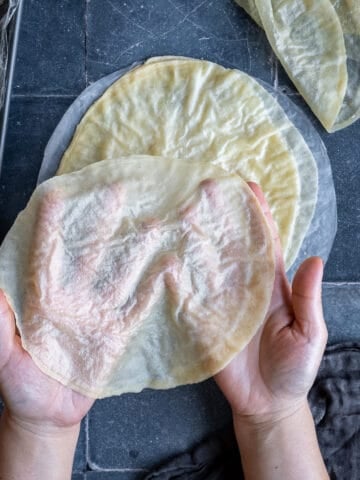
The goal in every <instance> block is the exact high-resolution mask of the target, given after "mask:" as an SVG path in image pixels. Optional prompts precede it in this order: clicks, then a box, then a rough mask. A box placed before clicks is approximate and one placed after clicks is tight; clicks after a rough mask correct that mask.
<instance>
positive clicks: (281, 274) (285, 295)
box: [248, 182, 291, 313]
mask: <svg viewBox="0 0 360 480" xmlns="http://www.w3.org/2000/svg"><path fill="white" fill-rule="evenodd" d="M248 185H249V187H250V189H251V190H252V191H253V193H254V194H255V195H256V197H257V199H258V201H259V203H260V206H261V209H262V211H263V213H264V215H265V218H266V220H267V222H268V225H269V227H270V230H271V232H272V236H273V240H274V246H275V281H274V289H273V295H272V299H271V307H270V308H271V309H272V310H276V309H278V308H279V307H281V305H283V304H287V305H290V304H291V289H290V285H289V282H288V280H287V277H286V273H285V264H284V257H283V253H282V248H281V242H280V237H279V232H278V228H277V226H276V224H275V222H274V219H273V217H272V215H271V211H270V207H269V204H268V203H267V201H266V198H265V195H264V194H263V192H262V190H261V188H260V187H259V185H257V184H256V183H254V182H248ZM269 313H271V312H269Z"/></svg>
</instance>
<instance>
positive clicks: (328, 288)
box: [323, 283, 360, 368]
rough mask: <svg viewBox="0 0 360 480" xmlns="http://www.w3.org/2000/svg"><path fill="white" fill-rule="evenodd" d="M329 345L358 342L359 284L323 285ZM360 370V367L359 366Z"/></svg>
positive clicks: (359, 314)
mask: <svg viewBox="0 0 360 480" xmlns="http://www.w3.org/2000/svg"><path fill="white" fill-rule="evenodd" d="M323 305H324V316H325V320H326V323H327V325H328V329H329V340H328V342H329V344H334V343H339V342H346V341H347V342H349V341H359V340H360V335H359V331H360V284H359V283H355V284H351V283H350V284H331V283H325V284H324V285H323ZM359 368H360V365H359Z"/></svg>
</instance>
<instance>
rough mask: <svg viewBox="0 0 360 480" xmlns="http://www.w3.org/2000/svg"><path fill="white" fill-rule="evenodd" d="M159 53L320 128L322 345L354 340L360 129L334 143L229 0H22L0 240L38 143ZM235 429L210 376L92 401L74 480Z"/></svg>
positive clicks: (127, 472)
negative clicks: (286, 102) (324, 255)
mask: <svg viewBox="0 0 360 480" xmlns="http://www.w3.org/2000/svg"><path fill="white" fill-rule="evenodd" d="M155 55H186V56H193V57H198V58H205V59H208V60H212V61H215V62H218V63H220V64H222V65H224V66H227V67H236V68H238V69H241V70H244V71H245V72H247V73H249V74H251V75H253V76H255V77H258V78H260V79H262V80H264V81H266V82H268V83H271V84H272V85H273V86H274V87H275V88H277V89H279V90H281V91H283V92H284V93H286V94H287V95H289V96H290V97H291V98H292V99H293V100H294V101H295V103H296V104H297V105H300V107H301V108H302V109H303V110H304V111H306V112H307V113H308V115H309V118H310V119H311V120H312V122H313V124H314V126H315V127H316V128H317V130H318V131H319V133H320V135H321V137H322V138H323V140H324V142H325V145H326V147H327V149H328V153H329V157H330V160H331V164H332V168H333V174H334V181H335V188H336V193H337V202H338V214H339V224H338V234H337V237H336V240H335V244H334V247H333V250H332V253H331V255H330V258H329V261H328V264H327V266H326V271H325V283H324V288H323V297H324V309H325V316H326V320H327V323H328V328H329V343H335V342H341V341H345V340H357V341H359V340H360V319H359V311H360V309H359V306H360V302H359V298H360V297H359V294H360V284H359V283H358V282H360V268H359V267H360V256H359V254H358V249H359V244H360V197H359V192H360V158H359V157H360V123H359V122H357V123H355V124H354V125H352V126H350V127H348V128H347V129H345V130H343V131H340V132H338V133H335V134H331V135H329V134H328V133H326V132H325V131H324V129H323V128H322V127H321V126H320V124H319V123H318V121H317V120H316V119H315V117H314V116H313V115H312V114H311V112H310V111H309V109H308V108H307V107H306V105H305V103H304V102H303V100H302V99H301V97H300V96H299V95H298V94H297V93H296V91H295V89H294V87H293V86H292V84H291V82H290V81H289V79H288V77H287V75H286V74H285V73H284V71H283V70H282V68H281V66H280V65H279V64H278V62H277V60H276V58H275V57H274V55H273V54H272V52H271V49H270V47H269V44H268V42H267V40H266V38H265V35H264V33H263V32H262V31H261V30H260V29H259V28H258V27H257V26H256V25H255V24H254V23H253V22H252V21H251V19H250V18H249V17H248V16H247V15H246V14H245V12H244V11H243V10H241V9H240V8H239V7H237V6H236V5H235V4H234V3H233V1H232V0H213V1H211V0H143V1H141V0H126V1H124V0H57V1H51V0H25V8H24V15H23V22H22V28H21V35H20V44H19V51H18V61H17V66H16V72H15V84H14V89H13V96H12V104H11V111H10V119H9V130H8V135H7V143H6V150H5V158H4V166H3V172H2V175H1V178H0V240H2V238H3V237H4V236H5V234H6V232H7V231H8V229H9V228H10V226H11V224H12V223H13V221H14V219H15V217H16V215H17V214H18V212H19V211H20V210H21V209H23V208H24V206H25V205H26V202H27V200H28V198H29V196H30V194H31V192H32V191H33V189H34V186H35V183H36V177H37V174H38V170H39V167H40V163H41V159H42V155H43V151H44V147H45V145H46V142H47V140H48V139H49V137H50V135H51V133H52V131H53V130H54V128H55V127H56V125H57V123H58V122H59V120H60V118H61V116H62V115H63V113H64V112H65V110H66V109H67V107H68V106H69V105H70V104H71V103H72V101H73V100H74V99H75V98H76V96H77V95H78V94H79V93H80V92H81V91H82V90H83V89H84V88H85V87H86V86H87V85H89V84H90V83H91V82H93V81H95V80H97V79H99V78H100V77H102V76H104V75H106V74H107V73H110V72H112V71H114V70H117V69H119V68H121V67H125V66H128V65H130V64H131V63H133V62H134V61H139V60H143V59H145V58H147V57H150V56H155ZM229 422H230V412H229V409H228V406H227V404H226V402H225V400H224V399H223V397H222V395H221V394H220V392H219V391H218V389H217V387H216V386H215V384H214V382H213V381H212V380H209V381H207V382H204V383H202V384H199V385H193V386H186V387H181V388H177V389H173V390H169V391H164V392H162V391H160V392H155V391H149V390H147V391H144V392H142V393H140V394H137V395H131V394H129V395H123V396H121V397H113V398H109V399H106V400H102V401H97V402H96V404H95V406H94V407H93V409H92V410H91V412H90V414H89V415H88V416H87V418H86V419H85V420H84V422H83V425H82V430H81V435H80V439H79V443H78V448H77V451H76V458H75V463H74V476H73V478H74V479H76V480H78V479H79V480H80V479H84V478H86V479H90V480H97V479H101V480H115V479H121V480H130V479H131V480H135V479H136V480H137V479H140V478H142V477H143V476H144V474H145V473H146V472H147V471H148V470H149V469H151V468H153V467H154V466H156V465H158V464H159V463H161V462H163V461H165V460H167V459H168V458H169V457H172V456H174V455H176V454H178V453H181V452H182V451H184V450H187V449H189V448H191V447H192V446H194V445H196V444H197V443H198V442H199V441H201V440H202V439H203V438H205V437H206V436H208V435H209V434H210V433H211V432H214V431H216V430H218V429H219V428H221V427H223V426H225V425H227V424H228V423H229Z"/></svg>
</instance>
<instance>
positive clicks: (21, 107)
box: [0, 97, 73, 241]
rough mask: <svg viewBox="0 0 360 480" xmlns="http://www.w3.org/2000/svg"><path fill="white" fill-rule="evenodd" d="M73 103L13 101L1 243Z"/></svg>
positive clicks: (0, 197)
mask: <svg viewBox="0 0 360 480" xmlns="http://www.w3.org/2000/svg"><path fill="white" fill-rule="evenodd" d="M72 100H73V98H52V97H47V98H39V97H37V98H31V97H30V98H29V97H17V98H13V99H12V103H11V109H10V117H9V127H8V134H7V138H6V148H5V155H4V163H3V171H2V174H1V177H0V241H2V239H3V238H4V236H5V234H6V233H7V231H8V229H9V228H10V226H11V225H12V223H13V222H14V220H15V218H16V216H17V214H18V213H19V212H20V210H22V209H23V208H24V207H25V205H26V203H27V201H28V199H29V197H30V195H31V193H32V191H33V190H34V187H35V184H36V178H37V174H38V169H39V167H40V163H41V160H42V156H43V152H44V148H45V145H46V142H47V141H48V139H49V137H50V135H51V133H52V131H53V130H54V128H55V126H56V125H57V123H58V122H59V120H60V118H61V116H62V115H63V113H64V111H65V110H66V108H67V107H68V105H69V103H71V101H72Z"/></svg>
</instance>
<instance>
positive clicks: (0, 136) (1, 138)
mask: <svg viewBox="0 0 360 480" xmlns="http://www.w3.org/2000/svg"><path fill="white" fill-rule="evenodd" d="M22 10H23V0H19V5H18V7H17V10H16V12H15V14H14V19H13V22H14V23H15V26H14V30H13V32H12V39H11V43H12V47H11V52H10V54H9V55H10V58H9V64H8V71H7V75H6V76H7V79H6V83H7V86H6V94H5V99H4V105H3V108H2V120H3V121H2V125H1V132H0V175H1V169H2V163H3V156H4V149H5V139H6V132H7V125H8V117H9V110H10V100H11V91H12V84H13V79H14V71H15V63H16V54H17V47H18V43H19V34H20V25H21V17H22Z"/></svg>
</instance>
